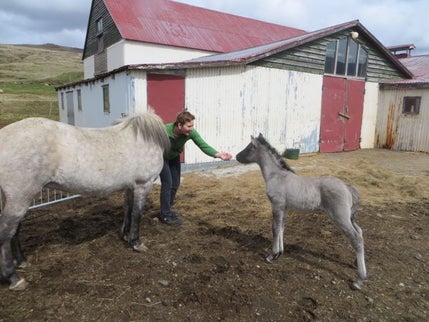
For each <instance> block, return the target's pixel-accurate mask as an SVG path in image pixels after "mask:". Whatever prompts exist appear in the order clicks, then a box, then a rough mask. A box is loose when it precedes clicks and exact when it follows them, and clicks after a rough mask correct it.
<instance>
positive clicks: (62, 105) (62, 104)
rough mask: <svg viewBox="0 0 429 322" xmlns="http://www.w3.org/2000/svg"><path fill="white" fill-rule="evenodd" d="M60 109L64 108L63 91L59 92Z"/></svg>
mask: <svg viewBox="0 0 429 322" xmlns="http://www.w3.org/2000/svg"><path fill="white" fill-rule="evenodd" d="M61 109H62V110H64V92H61Z"/></svg>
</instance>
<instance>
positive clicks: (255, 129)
mask: <svg viewBox="0 0 429 322" xmlns="http://www.w3.org/2000/svg"><path fill="white" fill-rule="evenodd" d="M321 88H322V76H321V75H314V74H308V73H299V72H293V71H287V70H279V69H272V68H264V67H255V66H238V67H222V68H205V69H191V70H188V74H187V76H186V108H187V109H188V110H189V111H191V112H192V113H194V114H195V116H196V129H197V130H198V131H199V132H200V134H201V135H202V136H203V138H204V139H205V140H206V141H207V142H208V143H209V144H211V145H213V146H214V147H215V148H216V149H218V150H224V151H229V152H231V153H233V154H236V153H238V152H239V151H240V150H241V149H243V148H244V146H245V145H247V144H248V143H249V141H250V135H257V134H259V133H262V134H263V135H264V136H265V137H266V138H267V139H268V140H269V141H270V143H271V144H272V145H273V146H274V147H275V148H276V149H278V150H279V152H280V153H282V152H283V151H284V149H285V148H286V147H299V148H300V149H301V151H302V152H316V151H318V149H319V144H318V140H319V128H320V111H321V110H320V101H321V93H322V91H321ZM215 143H216V144H215ZM185 156H186V157H185V158H186V162H187V163H199V162H207V161H210V160H211V158H210V157H207V156H205V155H204V154H203V153H201V151H200V150H199V149H198V148H197V147H195V145H193V144H187V145H186V150H185Z"/></svg>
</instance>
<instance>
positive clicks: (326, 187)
mask: <svg viewBox="0 0 429 322" xmlns="http://www.w3.org/2000/svg"><path fill="white" fill-rule="evenodd" d="M236 159H237V161H238V162H240V163H257V164H258V165H259V167H260V168H261V171H262V176H263V177H264V180H265V184H266V194H267V196H268V199H269V200H270V202H271V207H272V213H273V221H272V232H273V245H272V252H271V253H270V254H269V255H268V256H267V258H266V259H267V261H269V262H271V261H273V260H275V259H277V258H278V257H279V256H280V255H281V254H282V253H283V233H284V221H285V216H286V214H287V211H288V210H324V211H325V212H326V213H327V214H328V216H329V218H330V219H331V220H332V222H333V223H334V224H335V225H336V226H337V227H338V228H339V229H340V230H341V231H342V232H343V233H344V234H345V236H346V237H347V238H348V240H349V241H350V243H351V245H352V247H353V249H354V250H355V252H356V259H357V260H356V262H357V267H358V273H359V275H358V278H357V279H356V280H355V281H354V283H353V286H354V287H355V288H356V289H360V288H361V286H362V284H363V282H364V280H365V279H366V276H367V273H366V267H365V257H364V240H363V235H362V229H361V228H360V227H359V226H358V225H357V224H356V221H355V214H356V208H357V205H358V203H359V193H358V192H357V190H356V189H355V188H353V187H352V186H350V185H348V184H346V183H345V182H344V181H342V180H340V179H338V178H336V177H316V178H306V177H301V176H299V175H297V174H296V173H295V172H294V171H293V170H292V169H291V167H290V166H289V165H288V164H287V163H286V162H285V161H284V159H283V158H282V157H281V156H280V154H279V153H278V152H277V151H276V150H275V149H274V148H273V147H272V146H271V145H270V144H269V143H268V142H267V141H266V140H265V138H264V137H263V136H262V134H259V136H258V137H257V138H254V137H253V136H252V137H251V142H250V143H249V144H248V145H247V146H246V147H245V148H244V149H243V150H242V151H241V152H240V153H238V154H237V156H236Z"/></svg>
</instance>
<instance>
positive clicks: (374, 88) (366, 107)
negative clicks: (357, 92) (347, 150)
mask: <svg viewBox="0 0 429 322" xmlns="http://www.w3.org/2000/svg"><path fill="white" fill-rule="evenodd" d="M378 92H379V85H378V83H370V82H366V84H365V97H364V104H363V115H362V128H361V142H360V147H361V149H372V148H374V146H375V140H374V136H375V127H376V122H377V108H378V96H379V95H378Z"/></svg>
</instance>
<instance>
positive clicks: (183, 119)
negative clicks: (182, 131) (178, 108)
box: [174, 111, 195, 125]
mask: <svg viewBox="0 0 429 322" xmlns="http://www.w3.org/2000/svg"><path fill="white" fill-rule="evenodd" d="M192 120H195V116H194V115H192V114H191V113H190V112H188V111H183V112H180V113H179V114H178V115H177V117H176V122H174V125H177V124H181V125H183V124H186V123H188V122H190V121H192Z"/></svg>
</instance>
